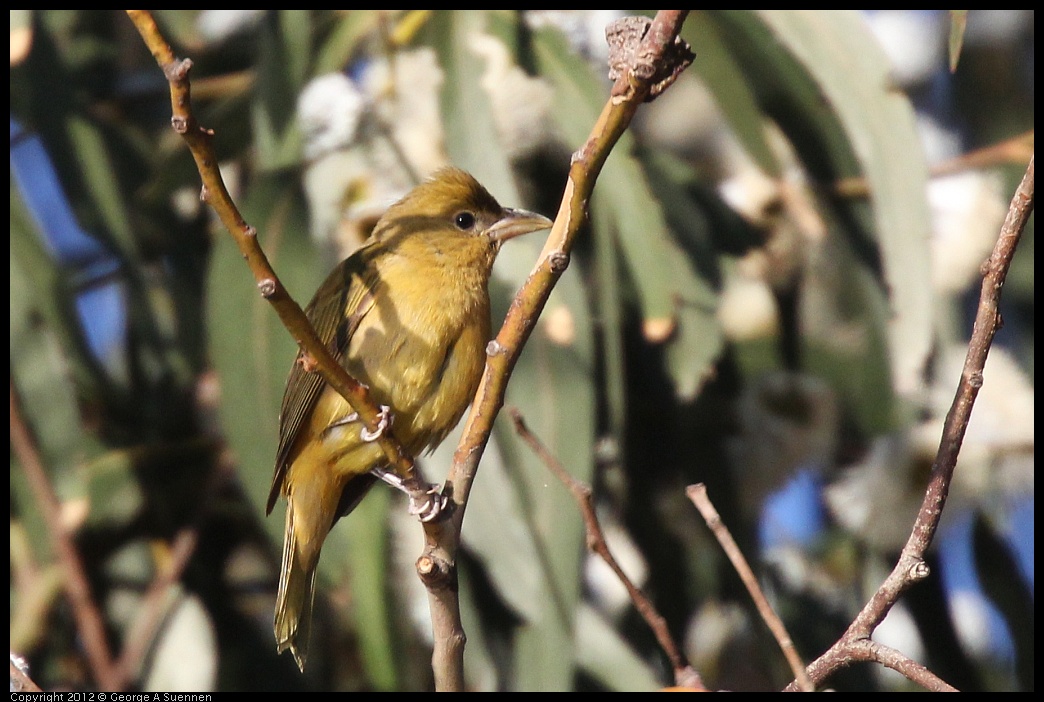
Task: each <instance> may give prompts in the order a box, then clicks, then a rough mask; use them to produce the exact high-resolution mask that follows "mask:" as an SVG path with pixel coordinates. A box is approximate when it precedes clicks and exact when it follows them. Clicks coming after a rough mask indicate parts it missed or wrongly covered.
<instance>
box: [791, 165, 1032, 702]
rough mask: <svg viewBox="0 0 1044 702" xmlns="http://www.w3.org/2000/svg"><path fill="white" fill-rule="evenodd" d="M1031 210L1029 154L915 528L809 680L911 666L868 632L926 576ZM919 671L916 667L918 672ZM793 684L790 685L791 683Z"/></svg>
mask: <svg viewBox="0 0 1044 702" xmlns="http://www.w3.org/2000/svg"><path fill="white" fill-rule="evenodd" d="M1032 212H1033V157H1032V156H1031V157H1030V160H1029V165H1028V166H1027V168H1026V173H1025V175H1024V176H1023V178H1022V182H1021V183H1019V187H1018V188H1017V189H1016V191H1015V195H1014V196H1013V197H1012V200H1011V205H1010V206H1009V208H1008V214H1007V216H1006V217H1005V219H1004V224H1003V225H1002V226H1001V230H1000V236H999V237H998V238H997V243H996V244H995V245H994V247H993V253H992V254H990V257H989V259H988V260H987V261H986V263H985V264H983V280H982V291H981V292H980V294H979V307H978V310H977V311H976V314H975V323H974V325H973V326H972V333H971V339H970V341H969V342H968V353H967V355H966V356H965V359H964V368H963V370H962V372H961V378H960V380H959V382H958V384H957V392H956V395H955V396H954V398H953V403H952V404H951V405H950V410H949V412H947V414H946V420H945V421H944V422H943V431H942V438H941V440H940V442H939V449H938V451H937V453H936V455H935V461H934V463H933V464H932V471H931V475H930V476H929V478H928V487H927V489H926V491H925V496H924V501H923V502H922V503H921V509H920V511H919V512H918V514H917V519H916V521H915V522H914V525H913V530H912V531H911V532H910V537H909V539H907V542H906V545H905V546H904V547H903V550H902V553H901V554H900V555H899V561H898V562H897V563H896V565H895V568H893V570H892V572H891V573H890V574H889V575H888V577H887V578H886V579H885V581H884V582H883V583H882V584H881V586H880V587H879V588H878V589H877V592H876V593H874V595H873V597H872V598H871V599H870V601H869V602H867V604H866V606H864V607H863V609H862V611H861V612H860V613H859V614H858V616H856V618H855V620H854V621H853V622H852V624H851V625H849V627H848V630H847V631H846V632H845V634H844V636H842V637H841V638H840V639H839V640H838V641H837V643H835V644H834V645H833V646H831V647H830V650H828V651H827V652H826V653H824V654H823V655H822V656H820V657H819V658H818V659H817V660H815V661H813V662H812V664H811V665H810V666H809V667H808V672H809V675H810V676H811V678H812V679H813V680H814V681H816V682H817V683H818V682H821V681H823V680H824V679H826V677H827V676H829V675H830V674H831V673H833V672H834V671H835V670H837V669H839V668H841V667H844V666H846V665H848V664H850V663H852V662H853V661H859V660H878V661H879V662H881V663H884V664H885V665H887V666H888V667H890V668H893V669H894V670H897V671H899V672H901V673H903V674H904V675H908V677H909V671H910V670H911V669H912V667H911V666H907V665H906V664H905V663H904V664H903V665H901V666H900V665H899V664H898V663H896V662H895V661H893V660H892V659H890V658H888V659H885V660H881V659H879V658H876V657H872V654H874V653H875V651H876V649H875V647H873V646H870V645H869V644H870V643H872V642H870V635H871V634H872V633H873V631H874V629H876V628H877V626H878V625H879V624H880V623H881V622H882V621H883V620H884V618H885V615H886V614H887V613H888V611H889V610H890V609H891V608H892V606H893V605H894V604H895V603H896V602H897V601H898V599H899V596H900V595H902V593H903V592H905V591H906V590H907V589H909V588H910V587H911V586H912V585H913V584H914V583H916V582H918V581H920V580H923V579H924V578H926V577H928V567H927V565H926V564H925V562H924V554H925V553H926V552H927V550H928V547H929V546H930V545H931V543H932V540H933V539H934V537H935V532H936V530H937V529H938V526H939V518H940V517H941V516H942V510H943V507H944V506H945V504H946V497H947V495H948V493H949V490H950V481H951V480H952V479H953V471H954V468H955V467H956V465H957V457H958V455H959V454H960V450H961V445H962V443H963V441H964V434H965V432H966V431H967V429H968V420H969V419H970V417H971V410H972V406H973V405H974V404H975V398H976V396H977V395H978V394H979V389H980V388H981V387H982V383H983V375H982V374H983V369H984V368H985V366H986V357H987V355H988V354H989V350H990V346H991V345H992V344H993V337H994V335H996V333H997V330H998V329H999V328H1000V324H1001V317H1000V312H999V311H998V310H999V305H1000V293H1001V288H1002V287H1003V285H1004V279H1005V278H1006V277H1007V274H1008V268H1009V267H1010V266H1011V259H1012V256H1014V254H1015V248H1016V247H1017V246H1018V243H1019V239H1020V238H1021V237H1022V232H1023V230H1024V229H1025V228H1026V222H1027V221H1028V220H1029V216H1030V214H1031V213H1032ZM917 672H918V673H919V674H920V671H917ZM910 679H911V680H915V681H916V682H918V683H920V684H922V685H924V686H925V687H927V688H928V689H933V690H934V689H949V690H952V689H953V688H952V687H951V686H949V685H947V684H946V683H945V682H943V681H942V680H939V679H938V678H937V677H936V676H934V675H932V674H931V673H926V674H923V675H920V677H918V678H917V679H915V678H913V677H911V678H910ZM791 687H793V684H791Z"/></svg>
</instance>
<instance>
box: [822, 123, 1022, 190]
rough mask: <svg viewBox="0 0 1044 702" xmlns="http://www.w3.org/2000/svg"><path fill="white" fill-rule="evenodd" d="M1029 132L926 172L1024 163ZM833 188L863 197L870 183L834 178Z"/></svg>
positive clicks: (945, 172) (857, 178)
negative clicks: (835, 180)
mask: <svg viewBox="0 0 1044 702" xmlns="http://www.w3.org/2000/svg"><path fill="white" fill-rule="evenodd" d="M1033 136H1034V133H1033V132H1032V131H1029V132H1025V133H1023V134H1018V135H1016V136H1013V137H1011V138H1010V139H1005V140H1004V141H1000V142H997V143H996V144H990V145H988V146H984V147H982V148H981V149H976V150H974V151H969V152H968V153H965V154H960V155H959V156H954V157H953V158H951V159H947V160H946V161H943V162H941V163H937V164H935V165H933V166H932V167H931V170H930V171H929V176H930V177H932V178H939V177H942V176H948V175H953V174H955V173H963V172H964V171H973V170H981V169H985V168H993V167H995V166H1006V165H1008V164H1015V163H1025V162H1026V159H1028V158H1030V157H1032V156H1033ZM833 191H834V193H835V194H837V195H839V196H840V197H866V196H868V195H869V194H870V186H869V185H868V184H867V181H866V178H864V177H863V176H853V177H851V178H842V179H841V180H839V181H837V182H836V183H835V184H834V187H833Z"/></svg>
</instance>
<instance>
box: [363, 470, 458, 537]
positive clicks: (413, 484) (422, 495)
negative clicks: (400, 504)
mask: <svg viewBox="0 0 1044 702" xmlns="http://www.w3.org/2000/svg"><path fill="white" fill-rule="evenodd" d="M370 473H372V474H373V475H374V476H376V477H377V478H379V479H381V480H382V481H384V482H386V483H388V484H389V485H391V486H392V487H393V488H395V489H396V490H401V491H402V492H404V493H406V496H407V497H409V498H410V506H409V512H410V514H413V515H416V517H417V518H418V519H420V520H421V521H422V522H424V523H425V524H427V523H428V522H431V521H434V520H435V519H437V518H438V516H439V515H440V514H442V512H443V510H445V509H446V507H447V506H448V505H449V498H448V497H447V496H446V495H443V494H442V493H441V491H440V488H439V486H438V485H428V487H427V488H422V487H421V486H420V485H419V484H418V483H417V480H416V479H413V480H408V481H407V480H404V479H402V478H401V477H399V475H398V474H397V473H394V472H392V471H390V470H388V469H387V468H373V469H371V470H370Z"/></svg>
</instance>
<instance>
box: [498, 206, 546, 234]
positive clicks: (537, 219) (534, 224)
mask: <svg viewBox="0 0 1044 702" xmlns="http://www.w3.org/2000/svg"><path fill="white" fill-rule="evenodd" d="M552 224H554V222H553V221H551V220H550V219H548V218H547V217H545V216H544V215H541V214H537V213H536V212H529V211H528V210H517V209H514V208H511V207H505V208H504V216H503V217H501V218H500V219H499V220H498V221H497V223H496V224H494V225H493V226H492V227H490V228H489V229H487V230H486V235H487V236H489V238H490V239H493V240H494V241H507V240H508V239H514V238H515V237H516V236H522V235H523V234H528V233H530V232H535V231H539V230H541V229H550V228H551V225H552Z"/></svg>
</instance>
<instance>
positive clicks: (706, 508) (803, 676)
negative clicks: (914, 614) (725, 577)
mask: <svg viewBox="0 0 1044 702" xmlns="http://www.w3.org/2000/svg"><path fill="white" fill-rule="evenodd" d="M685 494H686V495H688V496H689V499H690V500H692V503H693V504H694V505H696V509H698V510H699V511H700V514H701V515H702V516H703V520H704V521H705V522H706V523H707V526H708V527H710V530H711V532H712V533H713V534H714V537H715V538H716V539H717V540H718V543H719V544H721V548H722V550H723V551H725V555H727V556H728V557H729V561H731V562H732V567H733V568H735V569H736V573H738V574H739V576H740V579H741V580H742V581H743V584H744V585H745V586H746V588H747V592H749V593H750V597H751V599H752V600H754V606H755V607H757V608H758V613H759V614H760V615H761V618H762V619H763V620H764V622H765V624H766V625H768V628H769V630H770V631H771V632H772V635H773V636H774V637H775V638H776V643H778V644H779V648H780V650H781V651H783V656H784V657H785V658H786V659H787V664H788V665H789V666H790V669H791V670H792V671H794V676H795V677H796V678H797V683H798V686H799V688H800V689H801V691H802V692H814V691H815V689H816V688H815V685H813V684H812V680H811V678H809V677H808V674H807V673H806V672H805V663H804V661H802V660H801V656H799V655H798V652H797V649H796V648H795V647H794V640H793V639H791V638H790V634H789V633H787V627H786V626H785V625H784V624H783V620H782V619H780V618H779V615H777V614H776V612H775V610H773V609H772V605H770V604H769V601H768V598H767V597H765V593H764V592H763V591H762V589H761V586H760V585H758V579H757V577H756V576H755V575H754V571H753V570H751V567H750V565H749V564H748V563H747V559H746V558H744V556H743V552H742V551H741V550H740V547H739V545H738V544H737V543H736V541H735V539H733V538H732V534H731V533H729V528H728V527H727V526H725V522H723V521H722V520H721V516H720V515H719V514H718V510H717V509H715V507H714V503H713V502H711V499H710V497H709V496H708V495H707V486H706V485H704V484H703V483H697V484H696V485H690V486H689V487H688V488H686V489H685Z"/></svg>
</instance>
